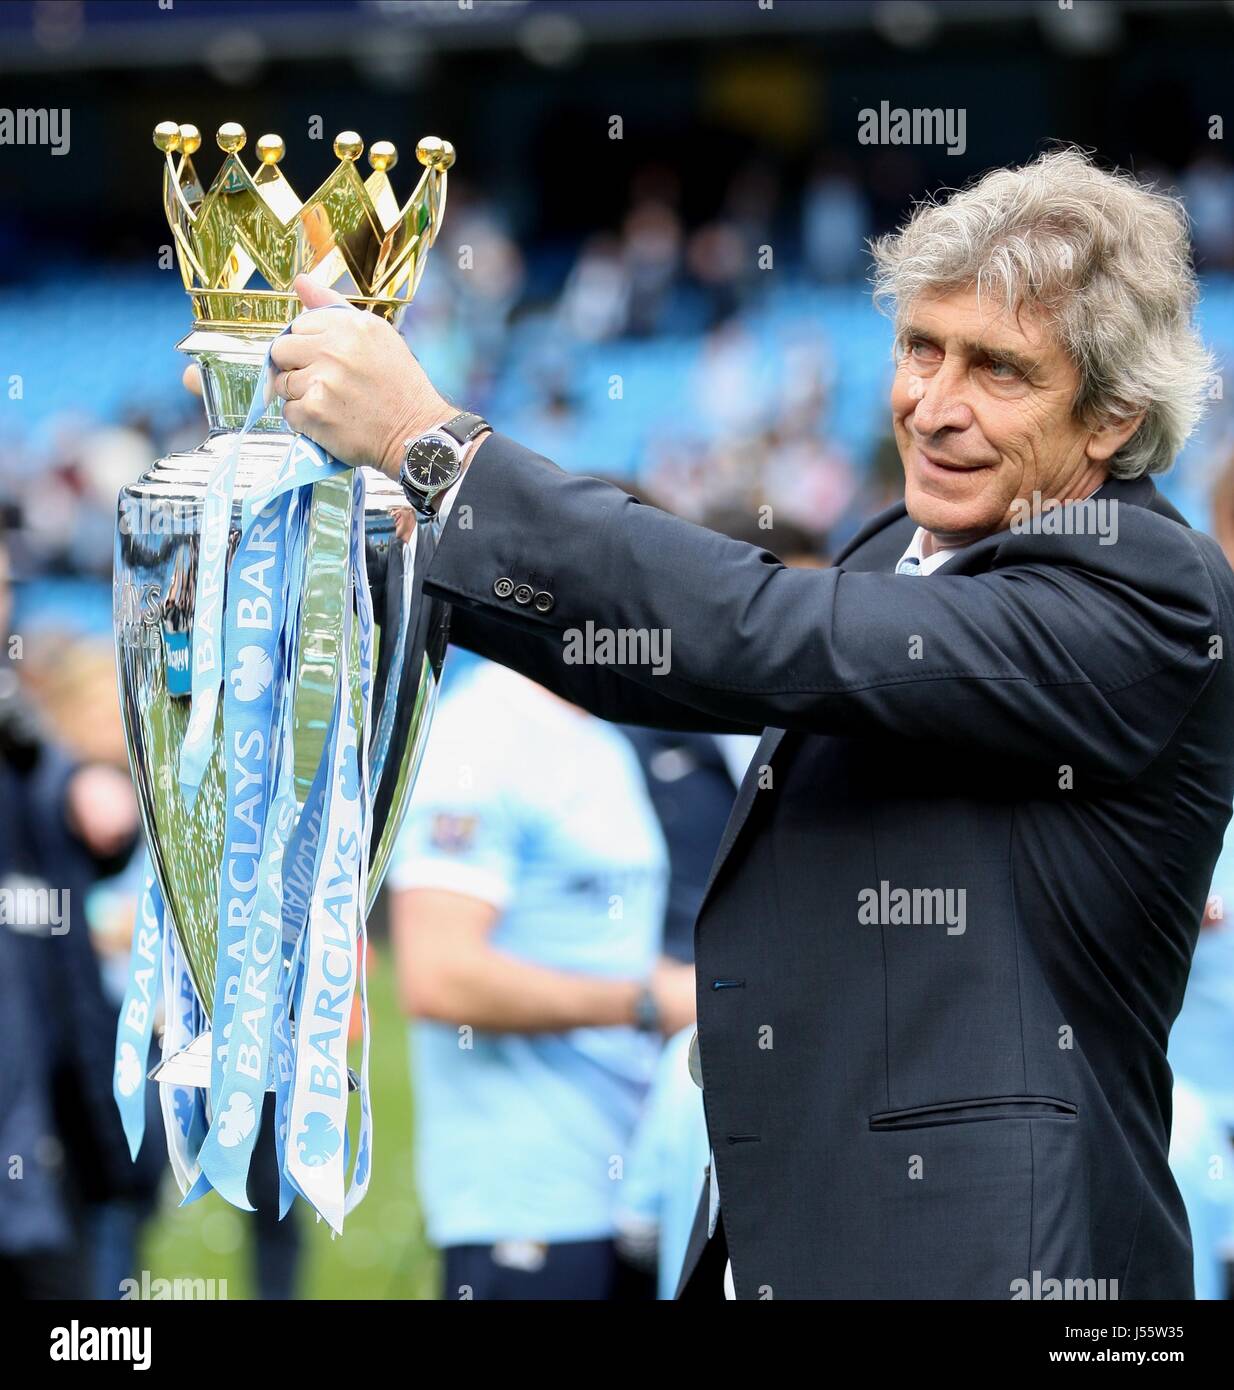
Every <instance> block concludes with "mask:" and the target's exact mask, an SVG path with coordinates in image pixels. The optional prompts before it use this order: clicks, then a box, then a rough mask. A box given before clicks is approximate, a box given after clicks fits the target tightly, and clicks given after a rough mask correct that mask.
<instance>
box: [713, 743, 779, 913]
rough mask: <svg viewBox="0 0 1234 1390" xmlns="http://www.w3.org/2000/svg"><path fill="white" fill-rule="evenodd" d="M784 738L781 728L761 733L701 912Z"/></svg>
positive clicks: (717, 855) (725, 832)
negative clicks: (763, 773)
mask: <svg viewBox="0 0 1234 1390" xmlns="http://www.w3.org/2000/svg"><path fill="white" fill-rule="evenodd" d="M783 737H784V730H783V729H764V730H763V737H762V739H761V740H760V742H759V745H758V747H757V748H756V749H755V750H754V756H753V757H752V758H751V759H750V766H749V768H748V769H747V770H746V775H745V776H744V777H743V778H742V779H741V786H740V788H739V789H738V791H737V799H736V801H734V802H733V809H732V810H731V811H730V812H729V815H728V824H727V825H725V827H724V834H723V835H722V836H721V838H720V848H719V849H718V850H717V851H716V857H715V859H714V860H713V862H712V865H711V876H710V877H709V878H708V879H707V887H706V888H705V889H704V890H703V901H702V902H701V903H700V904H699V911H700V912H701V911H702V909H703V904H704V903H706V901H707V899H708V898H709V897H710V896H711V889H712V885H713V884H714V883H715V881H716V877H717V875H718V874H719V872H720V868H721V866H722V865H723V863H724V861H725V860H726V859H727V858H728V855H729V851H730V850H731V849H732V848H733V846H734V845H735V844H736V843H737V837H738V836H739V835H740V834H741V831H742V827H743V826H744V825H745V823H746V817H747V816H748V815H749V814H750V807H751V806H753V805H754V798H755V797H756V796H757V795H758V791H759V785H758V784H759V778H760V772H759V769H760V768H762V767H766V766H768V765H769V764H770V763H771V760H772V758H773V757H774V756H775V752H776V749H777V748H779V746H780V740H781V739H782V738H783Z"/></svg>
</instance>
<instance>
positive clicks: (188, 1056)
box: [113, 122, 454, 1085]
mask: <svg viewBox="0 0 1234 1390" xmlns="http://www.w3.org/2000/svg"><path fill="white" fill-rule="evenodd" d="M244 142H245V135H244V132H243V130H242V129H241V128H240V127H239V126H235V125H225V126H223V127H222V128H221V129H220V130H219V132H218V143H219V146H220V148H221V149H222V150H223V151H224V154H225V159H224V163H223V167H222V169H221V170H220V172H219V175H218V177H217V178H216V179H215V181H214V184H213V186H212V187H211V188H210V190H209V192H208V193H207V192H205V191H204V190H203V188H202V185H201V184H200V183H199V182H198V179H197V175H196V173H195V171H194V169H193V164H192V159H191V156H192V155H193V153H194V152H195V151H196V150H197V148H198V147H199V145H200V143H201V139H200V136H199V134H198V132H197V130H196V129H195V128H194V127H192V126H177V125H175V124H172V123H170V122H168V123H164V124H163V125H160V126H159V127H158V128H157V129H156V131H155V144H156V145H157V146H158V147H159V149H161V150H162V151H163V152H164V153H165V155H166V169H165V174H164V202H165V206H166V210H167V215H168V220H169V223H170V225H171V228H172V233H173V236H174V238H175V245H176V249H177V253H178V256H179V261H180V266H181V271H182V274H183V277H184V282H185V288H186V290H187V291H188V292H189V294H190V296H191V298H192V301H193V305H194V309H195V313H196V323H195V326H194V329H193V331H192V332H191V333H190V334H189V335H188V337H186V338H185V339H184V340H183V341H182V342H181V343H180V344H179V345H178V346H179V348H180V350H181V351H183V352H185V353H187V354H188V355H189V356H191V357H192V358H193V359H194V360H195V361H196V362H197V364H198V367H199V369H200V372H201V379H202V387H203V396H204V400H205V406H206V414H207V417H208V421H209V434H208V436H207V438H206V440H205V441H204V443H202V444H201V445H199V446H198V447H197V448H195V449H192V450H189V451H188V452H185V453H177V454H172V455H171V456H169V457H167V458H163V459H160V460H159V461H158V462H157V463H155V464H154V466H153V467H152V468H151V469H149V471H148V472H146V473H145V474H143V475H142V477H141V478H140V479H139V480H138V481H137V482H136V483H134V484H133V485H132V486H130V487H127V488H125V489H124V491H123V492H122V493H121V495H120V502H119V522H118V526H117V533H116V549H115V577H114V591H113V595H114V619H115V635H116V658H117V668H118V675H119V684H120V700H121V707H122V712H123V717H124V728H125V735H126V739H127V743H128V751H129V760H130V765H131V769H132V774H133V781H134V784H135V786H136V789H137V794H138V800H139V803H140V806H141V814H142V820H143V823H144V827H145V832H146V837H147V841H148V843H149V847H150V854H151V859H152V862H153V867H154V872H155V874H156V876H157V879H158V883H159V886H160V888H161V890H162V894H163V899H164V903H165V908H166V913H167V917H168V920H169V923H170V925H171V926H172V928H173V929H174V931H175V934H176V938H177V941H178V943H179V945H180V947H181V950H182V951H183V953H184V956H185V957H186V959H187V965H188V970H189V974H190V976H191V978H192V981H193V984H194V986H195V988H196V990H197V994H198V997H199V999H200V1001H201V1004H202V1006H203V1009H204V1011H205V1013H206V1015H207V1016H210V1015H211V1014H212V1012H213V1008H214V999H213V991H214V984H215V967H216V957H217V949H218V926H217V917H218V897H219V873H220V864H221V861H222V852H223V833H224V819H225V807H226V794H225V789H224V769H223V766H222V757H221V749H220V743H221V739H220V731H221V710H220V716H219V720H218V722H217V723H216V726H215V735H214V745H213V748H212V751H211V755H210V761H209V763H208V765H207V768H206V772H205V776H204V778H203V780H202V783H201V787H200V791H199V793H198V795H197V797H196V799H195V801H194V802H193V804H192V807H191V809H189V808H187V807H186V804H185V801H184V799H183V797H182V795H181V792H180V788H179V785H178V779H177V767H178V765H179V758H180V749H181V745H182V743H183V741H184V738H185V733H186V729H187V725H188V720H189V713H190V699H189V695H190V689H191V677H190V654H191V650H192V641H193V630H192V626H193V612H194V600H195V585H196V578H197V570H198V556H199V543H200V534H201V522H202V517H203V499H204V494H205V487H206V481H207V479H208V477H209V476H210V474H211V471H212V470H213V468H214V467H215V465H216V463H217V462H218V460H219V459H220V458H221V457H222V456H223V455H224V454H225V452H226V451H230V450H233V449H235V448H236V446H237V442H238V441H237V435H238V433H239V432H240V430H241V429H242V427H243V425H244V421H245V416H246V414H247V413H248V409H249V404H250V401H251V399H252V397H253V394H254V391H255V389H257V387H258V383H259V380H260V377H261V371H262V366H263V362H264V359H265V354H266V349H267V348H268V346H269V343H270V341H271V339H272V338H273V337H274V336H276V335H277V334H278V333H279V332H281V331H282V330H283V329H284V328H285V327H286V325H287V324H288V323H289V322H290V321H291V319H292V318H294V317H295V315H296V313H297V312H298V311H299V308H300V305H299V301H298V300H297V298H296V296H295V295H294V294H293V293H292V292H291V290H290V285H291V282H292V280H293V279H294V278H295V276H296V275H297V274H300V273H306V274H308V275H309V276H310V277H311V278H312V279H314V280H316V281H317V282H319V283H321V284H327V285H329V284H333V283H335V282H336V281H339V282H341V283H340V284H339V286H338V287H339V288H340V290H341V291H342V292H343V293H345V294H346V295H347V297H348V298H349V300H350V302H351V303H352V304H353V305H355V306H356V307H359V308H361V309H364V310H367V311H370V312H374V313H380V314H382V315H383V316H384V317H386V318H387V319H389V320H390V321H394V320H395V318H396V316H397V314H398V311H399V310H400V309H401V308H402V307H403V305H404V304H405V303H406V302H407V301H408V300H409V299H410V298H411V296H412V294H413V293H414V291H415V288H416V285H417V284H418V283H419V278H420V275H421V273H422V271H423V269H424V263H425V256H426V253H427V251H428V248H429V247H430V246H431V245H432V242H433V240H434V237H435V235H436V232H437V229H438V227H439V226H440V223H441V217H442V214H443V212H444V208H445V193H446V170H447V169H448V168H449V167H450V165H451V164H452V163H453V160H454V151H453V149H452V148H451V147H450V145H449V144H448V143H447V142H445V141H441V140H438V139H436V138H428V139H425V140H423V141H421V142H420V145H419V146H418V148H417V156H418V159H419V161H420V163H421V164H422V165H423V166H424V170H423V174H422V177H421V178H420V180H419V182H418V183H417V185H416V187H415V189H414V191H413V192H412V194H411V196H410V198H409V199H408V201H407V202H406V203H405V204H402V205H400V204H399V203H398V202H397V200H396V199H395V197H394V194H393V192H392V190H391V186H390V180H389V176H388V171H389V170H390V169H392V168H393V167H394V164H395V162H396V160H397V153H396V151H395V149H394V147H393V145H390V144H389V143H388V142H379V143H378V144H375V145H374V146H373V147H372V149H371V150H370V152H369V162H370V164H371V166H372V171H373V172H372V174H371V175H370V176H369V177H368V178H367V179H362V178H361V176H360V174H359V173H358V172H357V169H356V161H357V160H358V158H359V156H360V154H361V153H362V150H363V146H362V143H361V141H360V139H359V137H358V136H356V135H354V134H353V133H351V132H345V133H344V134H343V135H340V136H339V137H338V139H337V140H336V141H335V144H334V150H335V153H336V155H337V156H338V158H339V161H340V162H339V165H338V167H337V168H336V169H335V170H334V172H333V173H332V174H331V175H330V177H329V178H327V180H326V181H325V183H324V184H323V185H322V186H321V188H320V189H318V191H317V192H316V193H315V194H313V196H312V197H310V198H309V199H307V200H306V201H305V202H303V203H301V201H300V199H299V198H298V197H296V195H295V194H294V193H293V192H292V190H291V188H290V186H289V185H288V183H287V181H286V179H285V178H284V177H283V175H282V174H281V172H280V171H279V169H278V164H279V161H280V160H281V159H282V155H283V142H282V140H281V139H279V137H277V136H273V135H267V136H263V137H262V138H261V139H260V140H259V141H258V142H257V147H256V148H257V153H258V156H259V158H260V160H261V167H260V169H259V170H258V172H257V173H256V174H255V175H250V173H249V172H248V170H247V169H246V168H245V167H244V165H243V164H242V163H241V162H240V160H239V158H238V155H239V151H240V150H241V149H242V148H243V145H244ZM255 274H256V275H260V276H261V277H262V278H263V279H264V281H265V283H266V285H268V286H269V288H253V287H252V284H251V283H250V282H251V281H252V280H253V279H254V276H255ZM281 405H282V402H281V401H280V400H279V399H278V398H275V399H274V400H272V401H271V402H270V403H269V405H268V406H267V407H266V409H265V411H264V414H263V415H262V416H261V418H260V419H259V420H258V422H257V425H256V427H255V428H254V429H252V430H251V431H250V432H249V433H248V434H247V435H246V437H245V438H244V439H243V440H242V441H239V443H240V454H239V460H238V465H237V475H236V487H235V499H234V508H233V515H232V527H231V535H230V548H231V551H234V547H235V546H236V544H237V543H238V540H239V535H240V509H241V507H242V505H243V503H244V499H245V497H246V495H247V494H248V493H249V491H250V489H252V488H253V487H254V486H257V485H259V484H261V483H262V482H263V481H264V480H267V479H269V478H270V477H271V476H272V474H273V473H274V471H275V470H276V469H277V467H278V465H279V463H280V461H281V460H282V459H283V458H284V457H285V455H286V453H287V451H288V449H289V448H290V446H291V443H292V441H293V438H294V436H293V434H292V433H291V431H290V429H289V427H288V426H287V425H286V424H285V422H284V421H283V419H282V415H281ZM365 474H366V493H365V504H364V507H365V515H364V552H365V562H366V568H367V573H368V580H369V586H370V589H371V593H372V600H373V614H374V667H373V695H372V706H371V708H372V736H371V744H370V780H371V786H372V789H373V818H372V835H371V841H370V869H369V878H368V889H369V902H368V906H369V907H371V906H372V901H373V898H374V896H375V895H376V893H377V891H378V889H379V887H380V885H381V881H382V878H383V876H384V873H385V870H386V866H387V864H388V863H389V858H390V852H391V849H392V847H393V843H394V840H395V837H396V835H397V833H398V829H399V826H400V823H401V821H402V818H403V814H404V812H405V810H406V807H407V802H408V798H409V796H410V794H411V789H412V783H413V782H414V780H415V775H416V771H417V768H418V765H419V760H420V757H421V755H422V753H423V750H424V744H425V739H426V737H427V734H428V727H429V721H430V718H431V715H432V710H433V705H434V702H435V699H436V694H437V688H438V681H439V677H440V673H441V667H442V661H443V659H444V655H445V648H446V640H447V632H446V622H447V612H448V610H447V608H446V606H445V605H444V604H442V603H441V602H440V601H437V600H432V599H429V598H427V597H426V596H425V595H423V593H422V588H421V585H422V579H423V575H424V571H425V569H426V567H427V565H428V562H429V560H430V559H431V556H432V551H433V545H434V540H435V536H434V529H433V528H434V525H435V523H432V522H429V521H426V520H424V519H421V518H420V517H418V515H417V514H416V513H415V512H414V511H413V510H412V509H411V508H409V506H408V504H407V500H406V498H405V497H404V495H403V493H402V490H401V489H400V488H399V487H398V485H397V484H395V483H393V482H391V481H390V480H389V479H387V478H385V477H384V476H383V475H382V474H380V473H378V472H376V471H374V470H372V469H365ZM352 497H353V493H352V489H351V485H350V480H349V478H348V477H346V476H343V475H339V476H335V477H330V478H325V479H323V480H321V481H319V482H317V483H316V484H314V487H313V498H312V508H311V514H310V522H309V538H308V546H307V551H306V562H305V576H304V590H303V607H302V627H301V632H300V639H299V645H298V649H297V658H296V663H295V682H294V694H293V697H292V699H293V706H292V708H293V718H294V729H295V752H294V756H295V787H296V795H297V799H298V801H299V803H300V804H301V805H303V803H304V799H305V797H306V796H307V794H308V791H309V788H310V785H311V783H312V779H313V776H314V773H315V771H316V769H317V766H318V763H319V761H320V759H321V754H322V749H323V746H324V743H325V739H326V734H327V728H328V726H329V723H330V718H331V710H332V705H333V699H334V691H335V689H336V686H337V682H338V678H339V666H340V656H341V650H342V641H343V631H344V612H343V603H344V595H345V594H346V593H347V588H346V585H345V579H346V576H347V567H348V561H349V538H350V531H351V523H352V516H351V509H352V505H353V502H352ZM231 551H229V554H230V553H231ZM209 1071H210V1041H209V1034H208V1033H206V1034H203V1035H202V1036H201V1037H199V1038H198V1039H196V1040H195V1041H194V1042H193V1044H192V1045H191V1046H190V1047H189V1048H188V1049H186V1050H185V1051H184V1052H182V1053H180V1054H179V1056H178V1057H174V1058H171V1059H169V1060H168V1062H166V1063H165V1064H164V1065H163V1067H162V1068H161V1070H160V1071H159V1072H158V1073H157V1075H158V1079H160V1080H164V1081H175V1082H177V1083H178V1084H193V1085H206V1084H208V1079H209Z"/></svg>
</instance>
